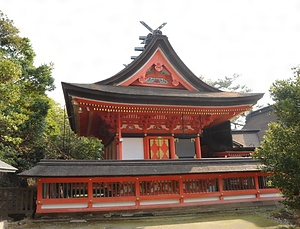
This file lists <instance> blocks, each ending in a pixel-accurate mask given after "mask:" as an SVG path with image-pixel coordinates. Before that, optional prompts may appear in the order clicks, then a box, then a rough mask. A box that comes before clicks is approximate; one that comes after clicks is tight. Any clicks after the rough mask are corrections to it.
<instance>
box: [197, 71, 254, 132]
mask: <svg viewBox="0 0 300 229" xmlns="http://www.w3.org/2000/svg"><path fill="white" fill-rule="evenodd" d="M240 76H241V75H239V74H233V76H232V77H228V76H225V78H224V79H218V80H216V81H213V80H210V79H205V78H204V77H203V76H200V77H199V78H200V79H201V80H202V81H204V82H205V83H207V84H208V85H210V86H213V87H215V88H218V89H219V90H222V91H233V92H241V93H247V92H251V91H252V90H251V89H250V88H248V87H247V86H246V85H241V84H236V83H235V82H236V80H237V79H238V78H239V77H240ZM249 112H250V111H248V112H247V113H244V114H242V115H239V116H237V117H234V118H233V119H231V120H230V121H231V124H232V128H233V129H237V128H238V127H241V126H244V125H245V121H246V120H245V119H246V115H247V114H248V113H249Z"/></svg>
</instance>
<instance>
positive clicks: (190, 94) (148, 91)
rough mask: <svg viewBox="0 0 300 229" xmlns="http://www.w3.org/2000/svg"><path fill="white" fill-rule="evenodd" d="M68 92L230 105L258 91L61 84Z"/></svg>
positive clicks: (113, 99)
mask: <svg viewBox="0 0 300 229" xmlns="http://www.w3.org/2000/svg"><path fill="white" fill-rule="evenodd" d="M62 84H63V88H64V90H65V92H67V94H65V96H66V98H67V97H68V96H69V95H72V96H79V97H83V98H87V99H95V100H98V99H100V100H104V101H109V102H124V103H133V104H163V105H187V106H234V105H244V104H255V103H256V102H257V100H258V99H260V98H261V97H262V96H263V94H262V93H238V92H220V91H219V92H199V91H187V90H181V89H165V88H156V87H147V88H145V87H142V86H126V87H122V86H113V85H99V84H74V83H73V84H70V83H62Z"/></svg>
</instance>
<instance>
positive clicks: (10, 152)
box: [0, 11, 54, 169]
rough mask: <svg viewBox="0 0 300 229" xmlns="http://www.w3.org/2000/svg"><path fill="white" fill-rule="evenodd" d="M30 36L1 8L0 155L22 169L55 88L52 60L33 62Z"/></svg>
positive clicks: (40, 131) (31, 154) (37, 139)
mask: <svg viewBox="0 0 300 229" xmlns="http://www.w3.org/2000/svg"><path fill="white" fill-rule="evenodd" d="M34 57H35V53H34V51H33V48H32V46H31V44H30V41H29V39H28V38H23V37H21V36H20V35H19V30H18V29H17V28H16V27H15V26H14V24H13V21H12V20H9V19H8V17H7V16H5V15H4V14H3V13H2V12H1V11H0V76H1V79H0V110H1V113H0V158H1V159H4V160H5V161H7V162H9V163H11V164H12V165H14V166H17V167H18V168H20V169H24V168H28V166H30V158H31V157H35V154H36V153H37V151H36V148H35V146H36V144H37V143H38V142H40V140H41V136H43V131H44V128H45V125H44V124H45V117H46V115H47V111H48V109H49V104H48V98H47V96H46V92H47V91H51V90H53V89H54V79H53V78H52V77H51V71H52V68H53V66H52V64H48V65H47V64H44V65H41V66H39V67H35V66H34Z"/></svg>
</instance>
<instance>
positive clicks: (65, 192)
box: [37, 172, 281, 213]
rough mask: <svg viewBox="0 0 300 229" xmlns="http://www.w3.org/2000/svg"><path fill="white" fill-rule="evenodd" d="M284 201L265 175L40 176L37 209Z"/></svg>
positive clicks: (103, 208)
mask: <svg viewBox="0 0 300 229" xmlns="http://www.w3.org/2000/svg"><path fill="white" fill-rule="evenodd" d="M271 199H273V200H278V199H281V196H280V194H279V190H277V189H275V188H274V187H272V185H271V183H270V181H269V180H268V177H266V176H265V174H263V173H258V172H253V173H252V172H248V173H231V174H230V173H229V174H228V173H226V174H192V175H181V176H178V175H170V176H140V177H95V178H94V177H91V178H40V179H38V195H37V213H50V212H51V213H53V212H88V211H102V210H122V209H123V210H125V209H146V208H158V207H159V208H164V207H173V206H185V205H201V204H215V203H227V202H238V201H239V202H244V201H257V200H260V201H261V200H271Z"/></svg>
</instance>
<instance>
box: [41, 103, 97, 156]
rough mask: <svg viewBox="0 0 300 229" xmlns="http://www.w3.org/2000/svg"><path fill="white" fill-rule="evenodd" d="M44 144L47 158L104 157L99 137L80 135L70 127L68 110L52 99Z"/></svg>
mask: <svg viewBox="0 0 300 229" xmlns="http://www.w3.org/2000/svg"><path fill="white" fill-rule="evenodd" d="M44 135H45V139H44V143H43V145H41V147H43V149H42V150H43V151H44V158H47V159H85V160H97V159H102V157H103V145H102V144H101V141H100V140H99V139H97V138H91V137H89V138H86V137H78V136H77V135H76V134H75V133H74V132H73V131H72V130H71V128H70V125H69V121H68V119H67V116H66V111H65V110H64V109H63V108H61V106H60V104H58V103H55V102H54V101H53V100H50V109H49V111H48V115H47V118H46V130H45V134H44Z"/></svg>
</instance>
